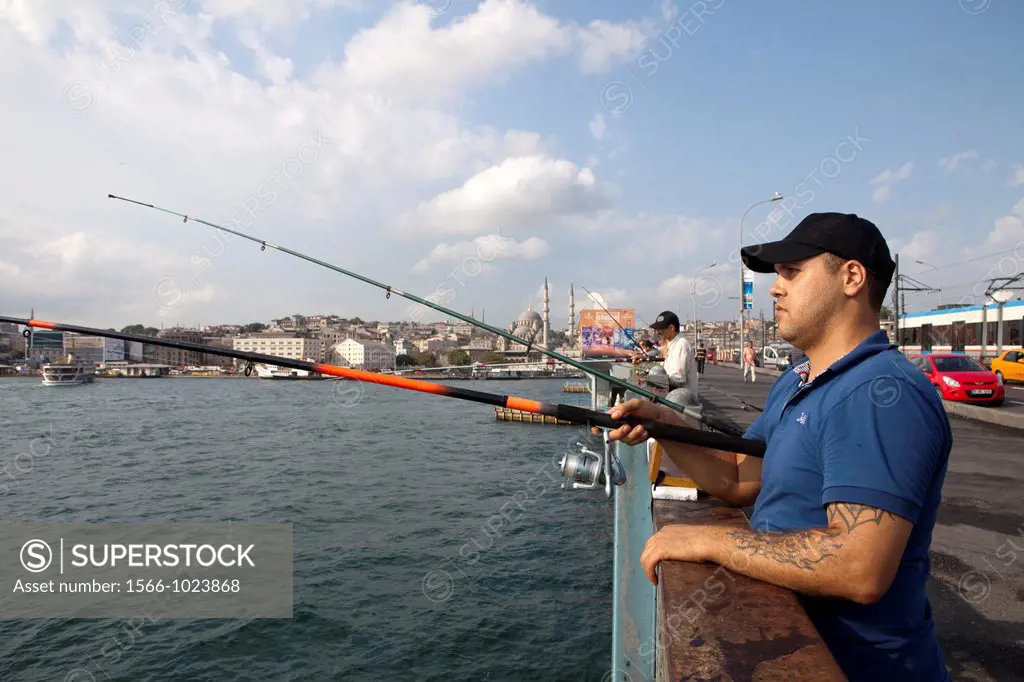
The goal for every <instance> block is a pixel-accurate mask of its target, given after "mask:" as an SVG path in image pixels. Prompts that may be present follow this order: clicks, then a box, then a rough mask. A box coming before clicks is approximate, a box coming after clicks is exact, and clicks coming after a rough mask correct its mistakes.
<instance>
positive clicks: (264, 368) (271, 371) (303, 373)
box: [254, 364, 326, 381]
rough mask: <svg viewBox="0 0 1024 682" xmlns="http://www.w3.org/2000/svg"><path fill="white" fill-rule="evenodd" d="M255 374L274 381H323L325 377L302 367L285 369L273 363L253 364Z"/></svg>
mask: <svg viewBox="0 0 1024 682" xmlns="http://www.w3.org/2000/svg"><path fill="white" fill-rule="evenodd" d="M254 369H255V370H256V376H257V377H258V378H260V379H272V380H276V381H323V380H324V379H325V378H326V377H324V375H322V374H318V373H316V372H310V371H307V370H304V369H287V368H281V367H275V366H273V365H262V364H257V365H255V368H254Z"/></svg>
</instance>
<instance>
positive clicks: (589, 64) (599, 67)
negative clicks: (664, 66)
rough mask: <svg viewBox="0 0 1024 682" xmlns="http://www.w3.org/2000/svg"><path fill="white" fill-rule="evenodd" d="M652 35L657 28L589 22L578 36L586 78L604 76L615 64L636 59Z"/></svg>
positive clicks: (582, 69)
mask: <svg viewBox="0 0 1024 682" xmlns="http://www.w3.org/2000/svg"><path fill="white" fill-rule="evenodd" d="M653 33H654V28H653V26H652V25H650V24H647V25H638V24H634V23H632V22H630V23H625V24H616V23H612V22H610V21H600V20H599V21H592V22H590V24H589V25H588V26H587V27H586V28H585V29H578V31H577V33H576V40H577V42H578V44H579V48H578V49H579V51H580V57H579V60H580V70H581V71H583V73H586V74H591V73H603V72H604V71H607V70H608V68H609V67H610V66H612V65H613V64H615V63H616V62H621V61H624V60H627V59H632V58H634V57H636V56H637V55H639V54H640V52H641V51H642V50H643V49H644V46H645V45H646V44H647V40H648V38H649V37H650V36H651V35H652V34H653Z"/></svg>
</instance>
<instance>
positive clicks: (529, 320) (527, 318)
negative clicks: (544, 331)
mask: <svg viewBox="0 0 1024 682" xmlns="http://www.w3.org/2000/svg"><path fill="white" fill-rule="evenodd" d="M522 324H527V325H540V326H543V324H544V318H542V317H541V316H540V314H539V313H538V312H537V311H536V310H534V309H533V306H530V307H529V308H527V309H526V312H525V313H523V314H522V315H520V316H519V317H518V318H516V326H519V325H522Z"/></svg>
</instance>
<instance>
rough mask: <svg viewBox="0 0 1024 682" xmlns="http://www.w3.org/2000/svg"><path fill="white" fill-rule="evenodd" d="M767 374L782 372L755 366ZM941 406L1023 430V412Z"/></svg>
mask: <svg viewBox="0 0 1024 682" xmlns="http://www.w3.org/2000/svg"><path fill="white" fill-rule="evenodd" d="M716 366H717V367H731V368H732V369H735V370H737V371H738V370H739V369H740V366H739V365H737V364H736V363H733V362H720V363H718V365H716ZM762 373H763V374H767V375H768V376H776V377H777V376H780V375H781V374H782V372H780V371H778V370H775V369H766V368H761V367H758V368H757V374H762ZM942 404H943V406H944V407H945V408H946V414H947V415H950V416H954V417H961V418H963V419H971V420H974V421H979V422H986V423H988V424H995V425H997V426H1005V427H1007V428H1010V429H1021V430H1024V414H1020V413H1016V412H1004V411H1002V410H1000V409H999V408H998V407H988V406H984V405H971V404H969V403H958V402H954V401H951V400H943V401H942Z"/></svg>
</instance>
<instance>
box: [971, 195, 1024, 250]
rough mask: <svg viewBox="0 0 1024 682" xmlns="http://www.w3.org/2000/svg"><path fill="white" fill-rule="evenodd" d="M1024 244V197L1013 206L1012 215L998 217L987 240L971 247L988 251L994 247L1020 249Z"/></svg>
mask: <svg viewBox="0 0 1024 682" xmlns="http://www.w3.org/2000/svg"><path fill="white" fill-rule="evenodd" d="M1022 244H1024V199H1021V200H1020V201H1018V202H1017V203H1016V204H1014V206H1013V208H1012V209H1010V215H1006V216H1002V217H1000V218H997V219H996V222H995V227H994V228H993V229H992V231H991V232H989V233H988V237H987V238H986V239H985V242H984V243H983V244H982V245H981V246H979V247H974V248H973V249H971V250H972V251H974V252H986V251H992V250H993V249H1002V248H1016V249H1018V250H1019V249H1020V248H1021V245H1022Z"/></svg>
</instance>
